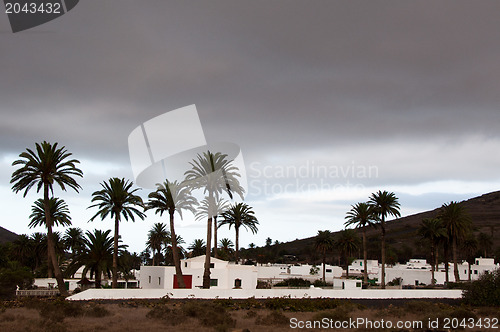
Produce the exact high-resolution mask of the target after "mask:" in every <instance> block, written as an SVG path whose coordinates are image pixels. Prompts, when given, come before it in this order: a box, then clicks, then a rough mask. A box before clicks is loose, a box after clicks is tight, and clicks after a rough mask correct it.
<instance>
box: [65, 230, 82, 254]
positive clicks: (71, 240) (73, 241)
mask: <svg viewBox="0 0 500 332" xmlns="http://www.w3.org/2000/svg"><path fill="white" fill-rule="evenodd" d="M64 244H65V245H66V248H67V249H69V250H71V256H72V257H74V256H76V255H77V254H78V252H80V251H81V250H82V248H83V231H82V229H81V228H78V227H70V228H68V229H67V230H66V233H65V234H64Z"/></svg>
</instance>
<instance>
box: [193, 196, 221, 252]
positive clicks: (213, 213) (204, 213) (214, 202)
mask: <svg viewBox="0 0 500 332" xmlns="http://www.w3.org/2000/svg"><path fill="white" fill-rule="evenodd" d="M228 207H229V203H228V202H227V201H226V200H224V199H222V198H220V197H219V198H216V197H205V199H203V200H202V201H201V203H200V206H199V207H198V212H196V215H195V219H196V220H202V219H205V218H210V217H212V220H213V227H214V228H213V230H214V249H213V251H214V257H215V258H217V257H218V252H217V229H218V226H217V217H218V216H219V215H222V213H223V212H224V211H226V210H227V209H228Z"/></svg>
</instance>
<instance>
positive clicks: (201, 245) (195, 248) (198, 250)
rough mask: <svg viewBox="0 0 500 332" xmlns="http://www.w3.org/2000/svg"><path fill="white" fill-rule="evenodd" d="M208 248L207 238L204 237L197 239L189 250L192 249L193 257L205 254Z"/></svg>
mask: <svg viewBox="0 0 500 332" xmlns="http://www.w3.org/2000/svg"><path fill="white" fill-rule="evenodd" d="M206 249H207V247H206V246H205V240H203V239H195V240H194V241H193V242H192V243H191V245H190V246H189V247H188V250H191V257H196V256H201V255H203V254H204V253H205V251H206Z"/></svg>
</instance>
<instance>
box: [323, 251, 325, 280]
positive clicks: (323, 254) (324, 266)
mask: <svg viewBox="0 0 500 332" xmlns="http://www.w3.org/2000/svg"><path fill="white" fill-rule="evenodd" d="M325 268H326V255H325V254H323V282H326V277H325Z"/></svg>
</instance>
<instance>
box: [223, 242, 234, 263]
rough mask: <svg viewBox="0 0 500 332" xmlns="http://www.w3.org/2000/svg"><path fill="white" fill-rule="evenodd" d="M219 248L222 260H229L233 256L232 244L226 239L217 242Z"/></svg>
mask: <svg viewBox="0 0 500 332" xmlns="http://www.w3.org/2000/svg"><path fill="white" fill-rule="evenodd" d="M219 245H220V248H221V255H222V257H223V258H224V259H226V260H229V258H230V257H231V256H232V255H233V252H234V249H233V247H234V244H233V241H231V240H230V239H228V238H223V239H221V240H220V242H219Z"/></svg>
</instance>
